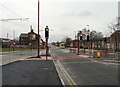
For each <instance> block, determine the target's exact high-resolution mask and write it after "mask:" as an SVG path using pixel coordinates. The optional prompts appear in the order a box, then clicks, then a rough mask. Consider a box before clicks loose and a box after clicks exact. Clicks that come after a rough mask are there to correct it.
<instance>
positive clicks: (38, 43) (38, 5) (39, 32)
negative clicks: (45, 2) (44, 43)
mask: <svg viewBox="0 0 120 87" xmlns="http://www.w3.org/2000/svg"><path fill="white" fill-rule="evenodd" d="M39 5H40V3H39V0H38V56H37V57H38V58H40V34H39V33H40V32H39V27H40V26H39V24H40V23H39V9H40V6H39Z"/></svg>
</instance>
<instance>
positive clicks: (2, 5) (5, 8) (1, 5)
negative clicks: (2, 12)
mask: <svg viewBox="0 0 120 87" xmlns="http://www.w3.org/2000/svg"><path fill="white" fill-rule="evenodd" d="M0 5H1V7H3V8H5V9H7V10H8V11H10V12H12V13H14V14H16V15H17V16H20V17H22V18H25V17H23V16H21V15H20V14H18V13H17V12H15V11H13V10H11V9H9V8H8V7H6V6H5V5H2V4H0ZM28 22H30V23H32V24H35V25H37V24H36V23H33V22H31V21H29V20H28Z"/></svg>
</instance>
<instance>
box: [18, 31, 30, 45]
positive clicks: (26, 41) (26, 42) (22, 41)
mask: <svg viewBox="0 0 120 87" xmlns="http://www.w3.org/2000/svg"><path fill="white" fill-rule="evenodd" d="M19 44H20V45H29V35H28V34H27V33H21V34H20V37H19Z"/></svg>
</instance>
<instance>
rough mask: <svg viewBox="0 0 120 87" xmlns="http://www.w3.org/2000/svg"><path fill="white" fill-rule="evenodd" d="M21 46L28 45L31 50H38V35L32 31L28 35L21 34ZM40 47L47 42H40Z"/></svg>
mask: <svg viewBox="0 0 120 87" xmlns="http://www.w3.org/2000/svg"><path fill="white" fill-rule="evenodd" d="M19 44H20V45H27V46H29V47H30V48H37V46H38V34H37V33H35V32H34V31H33V29H31V31H30V32H28V33H21V34H20V36H19ZM40 45H42V46H43V45H45V42H44V41H43V40H42V38H41V40H40Z"/></svg>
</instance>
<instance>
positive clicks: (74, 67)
mask: <svg viewBox="0 0 120 87" xmlns="http://www.w3.org/2000/svg"><path fill="white" fill-rule="evenodd" d="M50 52H51V55H52V57H53V58H54V61H55V64H56V66H59V67H57V68H58V70H59V75H61V76H60V77H61V79H62V80H63V83H64V84H73V85H111V86H116V85H118V83H119V82H118V71H119V70H118V69H119V68H118V66H117V65H113V64H104V63H101V62H98V61H94V60H93V59H90V58H82V57H76V56H77V55H75V54H72V53H67V52H64V51H63V50H61V49H59V48H56V47H55V46H51V49H50ZM63 71H64V72H63ZM62 73H65V74H66V75H65V76H66V77H68V78H69V79H65V76H63V74H62Z"/></svg>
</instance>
